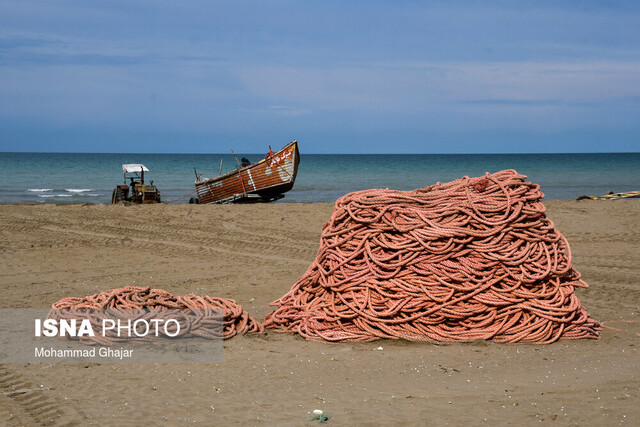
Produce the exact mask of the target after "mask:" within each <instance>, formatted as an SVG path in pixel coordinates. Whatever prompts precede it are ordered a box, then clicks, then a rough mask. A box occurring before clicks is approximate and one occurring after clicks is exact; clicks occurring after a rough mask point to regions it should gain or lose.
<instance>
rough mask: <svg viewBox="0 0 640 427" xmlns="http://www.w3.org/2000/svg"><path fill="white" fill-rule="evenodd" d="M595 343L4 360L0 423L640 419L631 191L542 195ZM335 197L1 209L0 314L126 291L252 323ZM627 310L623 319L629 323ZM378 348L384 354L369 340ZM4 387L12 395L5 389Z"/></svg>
mask: <svg viewBox="0 0 640 427" xmlns="http://www.w3.org/2000/svg"><path fill="white" fill-rule="evenodd" d="M545 205H546V206H547V208H548V215H549V217H550V218H551V219H552V220H553V221H554V223H555V225H556V227H557V228H558V229H559V230H560V231H561V232H562V233H564V234H565V236H566V237H567V238H568V240H569V242H570V244H571V248H572V250H573V260H574V267H575V268H576V269H577V270H578V271H580V272H581V273H582V274H583V278H584V279H585V280H586V281H587V282H588V283H589V285H590V288H589V289H578V290H577V291H576V294H577V295H578V297H579V298H580V300H581V301H582V303H583V304H584V305H585V307H586V308H587V310H588V311H589V313H590V314H591V315H592V317H594V318H595V319H597V320H599V321H604V322H606V326H609V327H613V328H616V329H617V330H616V329H609V328H607V329H604V330H603V331H602V337H601V339H600V340H581V341H566V340H563V341H559V342H557V343H554V344H551V345H531V344H510V345H507V344H495V343H488V342H484V341H483V342H476V343H471V344H452V345H440V346H438V345H432V344H426V343H410V342H403V341H388V340H384V341H377V342H374V343H359V344H324V343H314V342H307V341H305V340H303V339H301V338H300V337H297V336H293V335H288V334H279V333H274V332H269V333H267V334H266V335H252V336H237V337H235V338H233V339H231V340H228V341H226V342H225V343H224V362H223V363H221V364H217V365H214V364H210V365H204V364H175V365H158V364H153V363H147V364H94V363H90V364H81V365H80V364H56V365H51V364H5V365H0V420H1V421H0V424H5V423H6V424H9V425H25V424H26V425H30V424H34V423H42V424H47V423H50V422H51V423H55V424H64V423H74V422H78V423H83V424H89V423H93V424H105V423H118V424H122V423H127V424H132V425H156V424H159V425H162V424H166V425H174V424H178V423H189V424H193V423H194V422H197V423H200V424H220V425H223V424H228V423H240V424H243V425H244V424H257V423H260V422H265V423H268V424H277V425H301V424H304V423H305V420H306V419H307V417H309V412H310V411H312V410H313V409H316V408H318V409H322V410H324V411H326V412H327V413H328V414H329V415H330V417H331V419H330V420H329V422H328V424H330V425H333V424H335V425H347V424H350V425H352V424H356V425H362V424H365V425H373V424H391V423H394V424H395V423H402V424H415V425H418V424H420V425H425V424H432V425H443V424H446V423H449V424H452V425H456V424H457V425H460V424H468V425H496V424H500V425H502V424H515V425H521V424H525V425H528V424H534V423H535V424H537V423H538V422H539V421H543V422H551V421H555V422H556V423H558V424H561V425H566V424H577V425H618V424H622V425H627V424H629V425H640V352H639V351H638V347H640V335H638V334H639V333H640V323H638V321H639V319H640V316H639V313H640V201H637V200H618V201H570V200H565V201H557V200H549V201H545ZM332 209H333V206H332V205H331V204H286V203H284V204H271V205H231V206H203V205H170V206H167V205H147V206H129V207H126V206H121V205H116V206H112V205H37V206H31V205H29V206H16V205H1V206H0V234H1V235H2V238H1V240H0V242H1V243H0V259H1V265H2V270H1V271H0V284H1V286H2V298H1V299H0V304H1V305H0V308H25V307H33V308H36V307H37V308H40V307H48V306H50V305H51V303H53V302H55V301H57V300H59V299H61V298H63V297H67V296H85V295H89V294H93V293H96V292H100V291H104V290H108V289H111V288H116V287H122V286H126V285H146V286H151V287H153V288H160V289H165V290H167V291H169V292H172V293H174V294H177V295H182V294H186V293H196V294H200V295H212V296H219V297H227V298H233V299H235V300H236V301H238V302H239V303H240V304H241V305H242V306H243V308H244V309H245V310H247V311H249V313H251V315H253V316H254V317H256V318H258V319H262V318H263V317H264V316H265V315H266V314H267V313H268V312H269V311H270V310H271V308H270V307H269V305H268V304H269V302H271V301H273V300H275V299H276V298H278V297H280V296H282V295H283V294H284V293H286V292H287V291H288V290H289V288H290V287H291V286H292V285H293V284H294V283H295V281H296V280H297V279H298V277H299V276H301V275H302V274H303V273H304V272H305V271H306V269H307V267H308V266H309V264H310V263H311V262H312V261H313V259H314V257H315V254H316V251H317V249H318V244H319V236H320V231H321V226H322V224H323V223H324V222H325V221H326V220H328V218H329V216H330V214H331V212H332ZM625 321H630V322H625ZM379 347H382V349H381V350H378V348H379ZM16 390H18V392H16Z"/></svg>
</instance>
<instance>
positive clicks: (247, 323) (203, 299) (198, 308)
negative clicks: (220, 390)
mask: <svg viewBox="0 0 640 427" xmlns="http://www.w3.org/2000/svg"><path fill="white" fill-rule="evenodd" d="M51 307H52V310H51V312H50V313H49V315H48V318H52V319H61V318H69V319H74V318H78V317H85V318H89V319H90V320H91V321H92V323H93V321H94V320H98V321H100V320H101V319H100V316H101V313H99V312H97V310H109V311H110V312H113V313H114V314H119V315H121V316H123V317H129V316H132V315H134V316H135V317H140V318H144V317H149V313H151V314H152V315H153V316H151V317H161V316H160V315H162V314H163V313H165V314H167V315H168V316H169V317H175V315H176V313H179V314H180V318H181V320H182V322H181V323H182V324H183V327H182V332H181V335H180V336H185V335H192V336H199V337H202V338H209V339H213V338H224V339H228V338H231V337H233V336H235V335H236V334H246V333H250V332H263V331H264V328H263V327H262V325H261V324H260V323H259V322H258V321H256V320H255V319H254V318H252V317H251V316H249V313H247V312H246V311H244V310H243V309H242V307H241V306H240V305H239V304H238V303H236V302H235V301H234V300H232V299H225V298H217V297H210V296H198V295H194V294H188V295H180V296H178V295H173V294H171V293H169V292H167V291H164V290H162V289H151V288H149V287H142V286H126V287H124V288H118V289H111V290H109V291H106V292H99V293H97V294H94V295H88V296H85V297H68V298H63V299H61V300H60V301H58V302H55V303H54V304H52V306H51ZM219 309H222V325H221V326H222V327H220V325H219V320H218V319H219V317H218V316H216V315H215V314H214V313H213V311H214V310H219ZM168 310H172V311H168ZM177 310H179V312H178V311H177ZM216 322H218V325H216V326H214V325H215V323H216ZM184 325H186V327H184ZM220 334H222V336H220ZM83 341H87V342H92V343H100V344H106V343H113V342H121V341H132V340H131V339H130V338H119V336H115V335H114V336H107V337H99V336H96V337H88V338H86V339H83Z"/></svg>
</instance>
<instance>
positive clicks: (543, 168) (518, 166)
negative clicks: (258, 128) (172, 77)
mask: <svg viewBox="0 0 640 427" xmlns="http://www.w3.org/2000/svg"><path fill="white" fill-rule="evenodd" d="M242 156H244V157H247V158H249V160H251V161H257V160H259V159H261V158H262V157H263V156H264V154H253V155H252V154H239V155H238V157H242ZM221 160H222V161H223V168H222V169H223V172H228V171H230V170H233V169H235V167H236V161H235V159H234V157H233V156H232V155H230V154H229V155H227V154H130V153H129V154H97V153H0V178H1V179H0V203H8V202H9V203H10V202H37V203H86V202H89V203H110V202H111V193H112V191H113V189H114V188H115V186H116V185H118V184H122V183H124V179H123V174H122V164H123V163H143V164H144V165H146V166H147V167H148V168H149V169H150V172H148V173H147V174H145V181H146V182H147V183H148V182H149V181H150V180H153V181H154V183H155V184H156V186H157V187H158V189H159V190H160V191H161V195H162V200H163V201H171V200H174V199H178V198H180V197H183V196H185V195H188V194H189V193H191V192H192V191H193V190H194V189H195V186H194V181H195V173H194V168H195V170H196V171H197V172H198V173H202V174H203V175H204V176H205V177H212V176H215V175H217V174H218V173H219V168H220V161H221ZM502 169H515V170H516V171H518V172H519V173H521V174H523V175H527V176H528V179H529V180H531V181H533V182H535V183H538V184H540V186H541V189H542V191H543V192H544V194H545V197H546V198H547V199H571V198H576V197H578V196H581V195H585V194H587V195H603V194H605V193H606V192H607V191H614V192H625V191H633V190H640V153H604V154H602V153H599V154H592V153H582V154H419V155H418V154H398V155H388V154H351V155H342V154H341V155H325V154H322V155H321V154H304V151H303V152H302V154H301V160H300V166H299V168H298V176H297V179H296V183H295V186H294V187H293V190H291V191H289V192H288V193H286V196H285V198H284V199H281V200H280V201H279V203H283V202H285V203H286V202H305V203H306V202H333V201H335V200H336V199H337V198H338V197H340V196H342V195H344V194H346V193H349V192H351V191H356V190H364V189H369V188H390V189H397V190H411V189H415V188H422V187H426V186H428V185H432V184H435V183H436V182H446V181H451V180H453V179H457V178H460V177H462V176H465V175H466V176H480V175H483V174H484V173H485V172H497V171H499V170H502ZM189 197H190V196H189ZM189 197H185V198H183V199H181V200H178V201H176V202H175V203H188V201H189Z"/></svg>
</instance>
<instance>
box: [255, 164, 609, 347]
mask: <svg viewBox="0 0 640 427" xmlns="http://www.w3.org/2000/svg"><path fill="white" fill-rule="evenodd" d="M525 179H526V177H525V176H522V175H519V174H518V173H517V172H515V171H514V170H506V171H501V172H498V173H495V174H488V173H487V174H486V175H485V176H484V177H478V178H469V177H464V178H461V179H458V180H456V181H452V182H449V183H444V184H441V183H438V184H436V185H433V186H430V187H427V188H424V189H420V190H415V191H394V190H388V189H387V190H366V191H358V192H355V193H350V194H347V195H346V196H344V197H341V198H340V199H338V200H337V202H336V204H335V209H334V212H333V214H332V216H331V219H330V220H329V222H327V223H326V224H325V225H324V227H323V230H322V236H321V241H320V248H319V250H318V254H317V256H316V259H315V261H314V262H313V263H312V264H311V266H310V267H309V269H308V270H307V272H306V273H305V274H304V275H303V276H302V277H300V279H299V280H298V281H297V282H296V283H295V285H293V287H292V288H291V290H290V291H289V292H288V293H287V294H286V295H284V296H283V297H281V298H280V299H278V300H276V301H274V302H272V303H271V304H272V305H274V306H277V308H276V309H275V311H273V312H271V313H270V314H269V315H267V317H266V318H265V323H264V325H265V327H267V328H271V329H274V330H276V331H281V332H294V333H298V334H300V335H301V336H303V337H305V338H306V339H309V340H326V341H372V340H376V339H379V338H391V339H399V338H401V339H405V340H411V341H430V342H448V341H472V340H477V339H485V340H493V341H496V342H536V343H550V342H553V341H556V340H558V339H578V338H598V337H599V331H600V329H601V327H600V325H599V324H598V322H596V321H594V320H593V319H591V318H590V317H589V314H588V313H587V311H586V310H585V308H584V307H583V306H582V305H581V303H580V301H579V300H578V298H577V297H576V296H575V295H574V294H573V291H574V288H576V287H581V288H586V287H588V285H587V284H586V283H585V282H584V281H582V280H581V279H580V273H578V272H577V271H576V270H574V269H573V268H572V265H571V251H570V248H569V244H568V242H567V240H566V239H565V237H564V236H563V235H562V234H560V233H559V232H558V231H557V230H555V229H554V226H553V222H551V220H549V219H548V218H547V217H546V215H545V207H544V205H543V204H542V203H541V202H540V201H539V199H540V198H541V197H543V194H542V192H541V191H540V189H539V186H538V185H536V184H532V183H530V182H525Z"/></svg>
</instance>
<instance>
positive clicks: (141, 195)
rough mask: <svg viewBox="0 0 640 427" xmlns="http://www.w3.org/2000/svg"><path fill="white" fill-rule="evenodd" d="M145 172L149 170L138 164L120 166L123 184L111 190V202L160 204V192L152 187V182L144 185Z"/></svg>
mask: <svg viewBox="0 0 640 427" xmlns="http://www.w3.org/2000/svg"><path fill="white" fill-rule="evenodd" d="M145 172H149V169H147V167H146V166H145V165H143V164H140V163H128V164H124V165H122V173H123V175H124V184H121V185H118V186H117V187H116V188H115V190H113V195H112V198H111V202H112V203H119V202H133V203H145V204H147V203H160V191H158V189H157V188H156V186H155V185H153V181H150V183H149V184H145V183H144V173H145Z"/></svg>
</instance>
